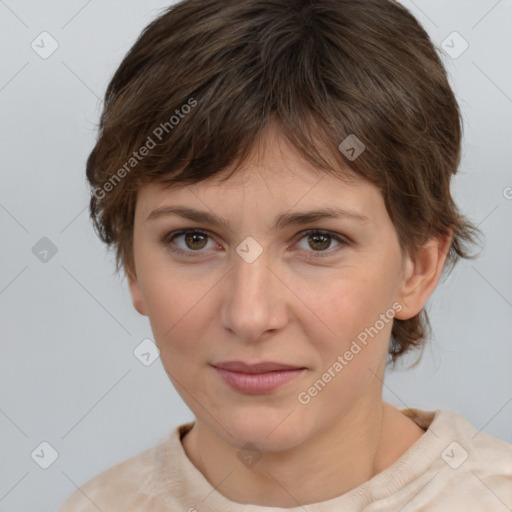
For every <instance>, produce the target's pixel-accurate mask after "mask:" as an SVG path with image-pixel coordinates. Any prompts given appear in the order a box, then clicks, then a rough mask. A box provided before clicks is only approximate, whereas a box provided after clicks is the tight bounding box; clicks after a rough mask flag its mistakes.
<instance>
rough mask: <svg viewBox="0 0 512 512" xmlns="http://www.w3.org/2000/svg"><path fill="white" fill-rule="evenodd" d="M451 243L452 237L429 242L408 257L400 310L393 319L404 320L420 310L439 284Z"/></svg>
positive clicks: (433, 239)
mask: <svg viewBox="0 0 512 512" xmlns="http://www.w3.org/2000/svg"><path fill="white" fill-rule="evenodd" d="M451 241H452V234H450V236H447V237H441V238H432V239H430V240H429V241H428V242H427V243H426V244H425V245H423V246H422V247H421V248H419V249H418V251H417V253H416V255H415V256H414V257H413V258H411V257H407V261H406V263H405V265H404V272H403V282H402V287H401V293H400V296H399V302H400V304H401V305H402V309H401V310H400V312H398V313H397V314H396V315H395V317H396V318H398V319H399V320H407V319H409V318H412V317H414V316H416V315H417V314H418V313H419V312H420V311H421V310H422V309H423V307H424V306H425V304H426V302H427V300H428V298H429V297H430V296H431V295H432V293H433V292H434V290H435V288H436V286H437V284H438V282H439V279H440V277H441V273H442V270H443V267H444V263H445V261H446V256H447V255H448V251H449V249H450V246H451Z"/></svg>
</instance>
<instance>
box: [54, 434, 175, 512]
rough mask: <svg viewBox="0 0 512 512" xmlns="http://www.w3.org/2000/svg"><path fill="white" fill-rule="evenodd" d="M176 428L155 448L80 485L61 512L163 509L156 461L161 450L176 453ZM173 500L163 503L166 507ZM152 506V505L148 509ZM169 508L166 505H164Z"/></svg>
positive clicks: (138, 454) (126, 460)
mask: <svg viewBox="0 0 512 512" xmlns="http://www.w3.org/2000/svg"><path fill="white" fill-rule="evenodd" d="M180 428H182V427H181V426H180V427H178V428H177V429H175V431H173V432H172V433H171V434H170V435H169V436H167V437H166V438H164V439H162V440H160V441H159V442H158V443H157V444H155V445H154V446H152V447H151V448H149V449H147V450H144V451H142V452H139V453H137V454H136V455H134V456H132V457H130V458H128V459H125V460H123V461H121V462H119V463H117V464H115V465H113V466H111V467H109V468H108V469H106V470H105V471H103V472H101V473H99V474H98V475H96V476H94V477H93V478H91V479H90V480H88V481H87V482H86V483H85V484H83V485H80V486H79V487H78V488H77V489H76V490H75V491H74V492H73V493H72V494H71V495H70V496H69V497H68V498H67V499H66V501H65V502H64V503H63V504H62V505H61V507H60V508H59V509H58V512H98V510H103V511H105V512H107V511H108V512H114V511H116V512H117V511H123V512H124V511H126V510H130V511H132V512H135V511H139V510H140V511H142V510H152V512H159V510H160V509H159V508H158V504H159V502H158V500H159V490H158V489H156V488H155V482H157V481H158V478H157V475H156V472H157V471H158V467H157V464H156V461H157V460H158V458H159V457H160V454H161V452H164V451H165V452H170V453H171V454H172V453H174V451H173V446H174V444H175V440H176V435H177V434H176V432H177V431H178V430H179V429H180ZM169 504H170V503H168V502H166V503H161V505H162V506H165V505H167V506H168V505H169ZM148 507H149V508H148ZM162 510H166V508H162Z"/></svg>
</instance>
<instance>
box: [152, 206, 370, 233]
mask: <svg viewBox="0 0 512 512" xmlns="http://www.w3.org/2000/svg"><path fill="white" fill-rule="evenodd" d="M168 216H178V217H183V218H184V219H189V220H193V221H196V222H199V223H204V224H210V225H212V226H221V227H224V228H226V229H227V230H229V231H231V226H230V224H229V221H226V220H224V219H223V218H221V217H219V216H218V215H216V214H214V213H210V212H206V211H202V210H196V209H194V208H189V207H186V206H162V207H161V208H157V209H156V210H153V211H152V212H151V213H150V214H149V215H148V216H147V218H146V220H145V222H148V221H151V220H154V219H158V218H161V217H168ZM340 218H346V219H352V220H356V221H359V222H363V223H368V222H371V220H370V219H369V218H368V217H367V216H365V215H362V214H361V213H358V212H356V211H354V210H349V209H342V208H323V209H321V210H312V211H304V212H290V213H283V214H281V215H279V217H277V219H276V221H275V225H274V229H278V228H283V227H286V226H290V225H298V224H299V225H300V224H312V223H314V222H318V221H321V220H324V219H340Z"/></svg>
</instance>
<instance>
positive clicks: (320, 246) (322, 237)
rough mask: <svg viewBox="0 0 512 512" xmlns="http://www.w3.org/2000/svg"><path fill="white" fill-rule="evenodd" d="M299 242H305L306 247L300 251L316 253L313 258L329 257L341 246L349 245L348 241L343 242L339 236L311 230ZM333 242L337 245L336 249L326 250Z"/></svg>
mask: <svg viewBox="0 0 512 512" xmlns="http://www.w3.org/2000/svg"><path fill="white" fill-rule="evenodd" d="M300 240H307V247H302V248H301V249H303V250H305V251H307V252H310V253H311V252H313V253H318V254H314V255H313V256H312V257H313V258H316V257H323V256H331V255H332V254H333V253H336V252H338V251H339V250H340V249H341V248H342V247H343V246H346V245H348V244H349V242H348V240H345V239H344V238H343V237H341V236H340V235H337V234H335V233H330V232H329V231H319V230H311V231H308V232H306V233H304V234H303V236H302V238H301V239H300ZM333 240H334V241H336V242H337V243H338V247H335V248H334V249H331V250H328V249H329V247H331V244H332V241H333ZM308 257H311V256H308Z"/></svg>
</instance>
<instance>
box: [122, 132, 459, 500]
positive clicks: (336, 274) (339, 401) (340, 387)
mask: <svg viewBox="0 0 512 512" xmlns="http://www.w3.org/2000/svg"><path fill="white" fill-rule="evenodd" d="M267 135H268V137H265V138H264V139H263V142H262V145H261V146H260V147H259V149H260V151H259V152H256V151H254V152H253V155H252V156H251V158H249V159H248V160H246V162H245V163H244V165H243V166H242V167H240V169H239V171H238V172H237V173H236V174H235V175H234V176H233V177H232V178H230V180H229V181H227V182H225V183H222V184H219V183H218V182H217V181H216V180H213V181H207V182H206V181H204V182H201V183H198V184H196V185H187V186H185V187H183V186H181V187H179V188H172V189H164V188H163V187H162V186H161V185H158V184H156V183H151V184H148V185H145V186H144V187H142V188H141V189H140V191H139V193H138V197H137V205H136V212H135V223H134V245H133V250H134V262H135V269H134V273H133V274H132V275H129V276H128V279H129V286H130V293H131V296H132V300H133V304H134V307H135V308H136V310H137V311H138V312H139V313H140V314H142V315H146V316H148V318H149V320H150V323H151V328H152V330H153V334H154V337H155V342H156V344H157V346H158V348H159V349H160V358H161V361H162V364H163V366H164V368H165V371H166V372H167V374H168V375H169V378H170V380H171V381H172V382H173V384H174V386H175V387H176V389H177V391H178V392H179V394H180V396H181V397H182V398H183V400H184V401H185V403H186V404H187V405H188V407H189V408H190V409H191V411H192V412H193V414H194V416H195V418H196V421H195V424H194V427H193V428H192V430H191V431H190V432H189V433H188V434H187V435H186V436H185V437H184V438H183V440H182V443H183V447H184V449H185V452H186V454H187V456H188V457H189V458H190V460H191V461H192V463H193V464H194V465H195V466H196V467H197V468H198V469H199V471H201V473H202V474H203V475H204V476H205V478H206V479H207V480H208V481H209V482H210V483H211V485H212V486H214V487H216V489H217V491H218V492H220V493H221V494H223V495H224V496H225V497H227V498H228V499H230V500H232V501H236V502H240V503H253V504H256V505H260V506H276V507H296V506H298V505H306V504H309V503H316V502H320V501H324V500H328V499H332V498H334V497H336V496H340V495H342V494H344V493H346V492H348V491H350V490H351V489H354V488H355V487H357V486H358V485H360V484H362V483H364V482H365V481H367V480H369V479H370V478H372V477H373V476H375V475H376V474H378V473H380V472H381V471H383V470H385V469H386V468H388V467H389V466H390V465H392V464H393V463H394V462H395V461H396V460H397V459H398V458H399V457H400V456H401V455H403V454H404V453H405V452H406V451H407V450H408V449H409V448H410V447H411V446H412V445H413V444H414V443H415V442H416V441H417V440H418V439H419V438H420V437H421V435H422V434H423V433H424V431H423V430H422V429H421V428H420V427H418V426H417V425H416V424H415V423H414V422H413V421H412V420H411V419H409V418H408V417H406V416H405V415H404V414H403V413H401V412H400V411H399V410H398V409H397V408H395V407H394V406H392V405H391V404H387V403H385V402H383V400H382V385H383V379H384V372H385V362H386V354H387V350H388V345H389V339H390V336H391V329H392V322H391V321H390V322H388V323H385V325H384V328H382V329H381V330H380V331H379V332H378V334H377V335H375V336H374V337H373V338H369V341H368V343H367V345H366V346H364V348H362V350H361V351H360V352H359V353H358V354H357V355H355V356H354V358H353V359H352V360H351V361H350V362H348V364H347V365H346V366H345V367H344V368H343V370H342V371H341V372H339V373H337V374H336V376H335V377H334V378H332V380H331V381H330V382H329V383H328V384H327V385H326V386H325V387H324V388H323V389H322V390H321V392H319V393H318V394H317V395H316V396H314V397H313V398H311V400H310V402H309V403H308V404H305V405H304V404H302V403H300V402H299V401H298V399H297V397H298V394H299V393H300V392H302V391H307V390H308V388H310V387H311V386H312V385H313V383H314V382H315V381H317V380H318V379H319V378H320V377H321V376H322V374H323V373H324V372H325V371H327V369H328V368H329V367H332V365H333V363H334V362H335V361H336V359H337V357H338V356H339V355H342V354H344V353H345V352H346V351H347V350H348V349H349V347H350V345H351V343H352V341H353V340H355V339H356V337H357V335H358V334H359V333H361V332H362V331H364V329H365V328H366V327H370V326H374V325H375V323H376V320H378V319H379V315H380V314H382V313H385V312H386V311H387V310H389V309H390V308H391V307H392V304H393V303H396V302H398V303H399V304H400V305H401V310H400V311H399V312H396V314H395V317H396V318H399V319H407V318H411V317H413V316H414V315H416V314H417V313H419V312H420V311H421V309H422V308H423V306H424V305H425V303H426V301H427V299H428V298H429V296H430V295H431V294H432V292H433V291H434V289H435V287H436V285H437V283H438V280H439V278H440V274H441V270H442V267H443V264H444V261H445V256H446V251H447V249H448V247H449V243H450V240H451V239H449V238H448V239H432V240H430V241H429V242H428V243H427V244H425V246H424V247H423V248H422V249H421V250H420V251H419V252H418V254H417V256H416V257H415V258H414V259H411V258H409V257H408V256H405V255H403V254H402V253H401V251H400V247H399V245H398V238H397V235H396V231H395V229H394V226H393V224H392V222H391V219H390V218H389V215H388V213H387V210H386V207H385V203H384V200H383V197H382V195H381V194H380V192H379V190H378V189H377V188H376V187H375V186H374V185H373V184H371V183H368V182H366V181H362V180H361V179H358V180H357V181H356V182H353V183H350V184H349V183H346V182H344V181H341V180H340V179H337V178H335V177H331V176H328V175H326V174H324V173H321V172H319V171H318V170H316V169H314V168H313V167H311V166H310V165H309V164H308V163H306V162H305V161H304V160H303V159H302V158H301V156H300V155H299V154H298V153H297V152H296V150H295V149H294V148H293V147H292V146H291V145H290V144H289V142H288V141H286V139H284V138H283V137H282V136H281V135H280V133H279V132H278V131H269V132H268V133H267ZM166 205H183V206H188V207H193V208H196V209H200V210H204V211H208V212H214V213H215V214H216V215H218V216H220V217H222V218H224V219H226V220H228V221H229V223H230V229H227V228H224V227H218V226H211V225H209V224H204V223H202V222H201V223H199V222H196V221H191V220H187V219H183V218H181V217H178V216H168V217H162V218H159V219H155V220H150V221H146V218H147V217H148V215H149V214H150V212H152V211H153V210H155V209H156V208H159V207H162V206H166ZM326 206H333V207H344V208H351V209H354V210H356V211H358V212H360V213H362V214H364V215H366V216H368V217H369V221H368V222H364V223H363V222H358V221H356V220H351V219H345V218H340V219H328V220H322V221H317V222H315V223H314V224H310V225H293V226H288V227H283V228H279V229H275V228H274V227H273V226H274V220H275V218H276V217H277V216H278V215H279V214H280V213H282V212H288V211H294V212H295V211H305V210H312V209H318V208H321V207H326ZM255 212H257V214H255ZM187 228H197V229H201V230H202V231H204V232H205V234H206V235H207V236H206V237H205V238H200V239H199V241H194V239H192V240H190V239H188V244H187V239H186V237H185V236H180V237H178V238H176V239H175V240H174V242H173V243H172V244H171V245H170V246H168V247H164V246H163V245H162V243H161V240H162V239H163V238H165V236H166V235H168V234H169V233H172V232H175V231H177V230H180V229H187ZM312 229H313V230H324V231H329V232H331V233H334V234H339V235H340V236H342V237H346V238H347V240H348V243H347V244H340V243H339V242H337V241H336V240H335V239H334V238H330V237H327V239H326V241H325V240H324V239H322V238H320V239H319V240H318V239H317V240H316V242H315V239H312V238H311V236H309V235H308V234H304V231H306V230H312ZM248 236H251V237H253V238H254V239H255V240H256V241H257V242H258V244H259V245H260V247H261V248H262V250H263V252H262V254H261V255H260V256H259V257H258V258H257V259H256V260H255V261H254V262H252V263H247V262H246V261H245V260H244V259H242V258H241V257H240V256H239V255H238V254H237V252H236V248H237V246H239V244H241V242H242V241H243V240H244V239H245V238H246V237H248ZM329 241H330V244H329ZM322 244H323V245H322ZM171 247H174V248H177V249H182V250H183V251H188V253H192V252H193V253H194V255H195V256H194V255H193V257H186V256H180V255H177V254H176V253H173V252H171V251H170V248H171ZM318 254H321V255H322V254H323V255H324V256H323V257H321V256H320V257H319V256H318ZM308 256H309V258H308ZM231 360H243V361H248V362H260V361H276V362H280V363H284V364H290V365H296V366H300V367H305V368H307V370H306V372H304V373H303V374H302V375H300V376H298V377H297V378H295V379H294V380H292V381H291V382H288V383H287V384H285V385H284V386H281V387H280V388H278V389H276V390H274V391H272V392H270V393H265V394H261V395H249V394H244V393H240V392H237V391H235V390H233V389H231V388H230V387H229V386H227V385H226V384H225V382H224V381H223V380H222V379H221V378H220V377H219V375H218V374H217V371H216V370H215V368H213V367H212V366H211V364H212V363H215V362H220V361H231ZM248 442H250V443H253V444H254V445H256V446H257V448H258V449H259V451H260V454H261V458H260V459H259V460H258V461H257V462H256V464H254V465H252V466H250V467H248V466H246V465H244V464H243V463H242V462H241V461H240V459H239V458H238V457H237V454H238V453H239V450H240V449H241V448H242V447H243V446H244V445H246V443H248ZM319 482H321V485H319Z"/></svg>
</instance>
